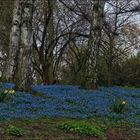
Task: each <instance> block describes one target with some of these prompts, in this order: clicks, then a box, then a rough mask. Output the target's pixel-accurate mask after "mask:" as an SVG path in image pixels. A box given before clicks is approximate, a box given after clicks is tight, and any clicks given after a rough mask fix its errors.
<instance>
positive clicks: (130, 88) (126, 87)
mask: <svg viewBox="0 0 140 140" xmlns="http://www.w3.org/2000/svg"><path fill="white" fill-rule="evenodd" d="M122 88H124V89H129V90H135V89H140V88H137V87H129V86H123V87H122Z"/></svg>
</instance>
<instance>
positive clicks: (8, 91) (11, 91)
mask: <svg viewBox="0 0 140 140" xmlns="http://www.w3.org/2000/svg"><path fill="white" fill-rule="evenodd" d="M4 93H5V94H8V93H9V94H15V90H14V89H11V90H8V89H5V90H4Z"/></svg>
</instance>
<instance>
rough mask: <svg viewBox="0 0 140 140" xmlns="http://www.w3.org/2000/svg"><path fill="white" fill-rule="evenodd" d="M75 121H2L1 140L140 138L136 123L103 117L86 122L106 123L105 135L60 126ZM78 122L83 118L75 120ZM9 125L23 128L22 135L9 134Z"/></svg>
mask: <svg viewBox="0 0 140 140" xmlns="http://www.w3.org/2000/svg"><path fill="white" fill-rule="evenodd" d="M70 121H71V122H73V120H72V119H62V118H61V119H59V118H56V119H49V118H44V119H38V120H28V119H27V120H16V121H4V122H0V139H1V140H140V127H135V126H134V125H132V124H131V125H130V124H127V125H123V124H120V125H118V126H117V125H115V124H113V123H110V122H109V121H108V122H105V121H103V119H100V120H99V119H97V120H96V119H89V120H87V121H85V122H86V123H89V122H90V123H91V125H94V124H96V125H97V124H99V125H100V126H101V125H102V126H103V125H104V126H105V127H106V129H105V135H104V136H103V137H100V138H99V137H95V136H82V135H80V134H78V133H74V132H70V131H64V130H61V129H60V128H59V127H58V126H59V124H61V123H64V122H70ZM74 121H76V122H78V121H81V120H74ZM9 125H13V126H16V127H17V128H20V129H22V135H21V136H16V135H14V134H9V131H8V127H9Z"/></svg>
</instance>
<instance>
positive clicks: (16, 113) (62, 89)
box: [0, 84, 140, 123]
mask: <svg viewBox="0 0 140 140" xmlns="http://www.w3.org/2000/svg"><path fill="white" fill-rule="evenodd" d="M5 87H6V88H8V89H10V88H12V87H13V85H12V84H5ZM32 89H33V92H32V93H23V92H16V93H15V94H14V96H12V97H11V98H9V99H8V100H6V101H4V102H0V107H1V111H0V119H3V120H5V119H6V120H9V119H18V118H41V117H45V116H47V117H68V118H79V119H85V118H92V117H94V116H107V117H111V118H114V119H115V118H120V119H125V120H128V121H129V122H130V121H131V122H137V123H139V122H140V89H133V90H131V89H124V88H121V87H110V88H106V87H101V88H99V89H98V90H94V91H93V90H83V89H80V88H79V87H78V86H62V85H50V86H42V85H34V86H33V87H32ZM117 100H121V101H122V104H123V103H124V104H126V109H125V110H124V112H120V113H119V112H118V113H117V112H115V111H112V110H111V107H112V106H114V104H115V102H116V101H117Z"/></svg>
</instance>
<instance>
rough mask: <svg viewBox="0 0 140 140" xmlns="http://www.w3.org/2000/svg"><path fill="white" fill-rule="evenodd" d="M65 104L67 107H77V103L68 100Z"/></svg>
mask: <svg viewBox="0 0 140 140" xmlns="http://www.w3.org/2000/svg"><path fill="white" fill-rule="evenodd" d="M65 103H66V104H67V105H70V106H75V105H77V103H76V102H74V101H71V100H66V101H65Z"/></svg>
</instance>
